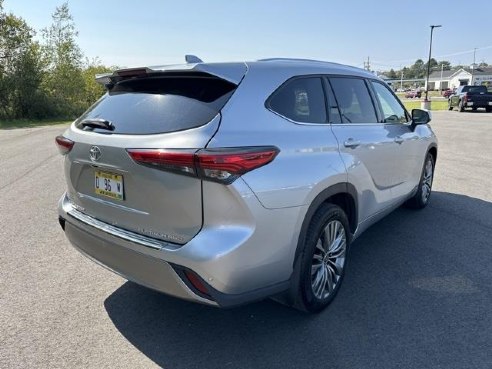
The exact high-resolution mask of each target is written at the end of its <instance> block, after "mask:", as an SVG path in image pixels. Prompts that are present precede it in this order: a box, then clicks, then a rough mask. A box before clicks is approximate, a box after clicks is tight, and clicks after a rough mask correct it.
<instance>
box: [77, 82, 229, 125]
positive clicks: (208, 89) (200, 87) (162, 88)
mask: <svg viewBox="0 0 492 369" xmlns="http://www.w3.org/2000/svg"><path fill="white" fill-rule="evenodd" d="M236 87H237V86H236V85H234V84H233V83H230V82H227V81H225V80H223V79H220V78H217V77H213V76H158V77H144V78H134V79H130V80H124V81H121V82H119V83H117V84H116V85H115V86H114V87H113V88H112V89H111V90H110V91H108V93H107V94H106V95H104V96H103V97H102V98H101V99H100V100H99V101H97V102H96V103H95V104H94V105H93V106H91V107H90V108H89V110H87V111H86V112H85V113H84V114H83V115H82V116H81V117H80V118H78V119H77V121H76V122H75V126H76V127H77V128H79V129H84V130H93V131H94V132H100V133H118V134H155V133H167V132H175V131H181V130H185V129H190V128H195V127H199V126H202V125H204V124H206V123H208V122H209V121H211V120H212V119H213V118H214V117H215V116H216V115H217V114H218V113H219V111H220V110H221V109H222V108H223V106H224V105H225V103H226V102H227V100H228V99H229V97H230V96H231V94H232V93H233V92H234V90H235V88H236ZM89 119H104V120H107V121H110V122H111V123H112V124H113V126H114V130H112V131H108V130H104V129H100V128H91V127H87V126H86V127H84V125H83V123H84V121H87V120H89Z"/></svg>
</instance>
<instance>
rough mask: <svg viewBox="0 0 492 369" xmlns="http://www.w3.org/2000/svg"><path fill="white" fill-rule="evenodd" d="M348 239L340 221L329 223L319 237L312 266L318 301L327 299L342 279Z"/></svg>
mask: <svg viewBox="0 0 492 369" xmlns="http://www.w3.org/2000/svg"><path fill="white" fill-rule="evenodd" d="M346 251H347V237H346V234H345V228H344V227H343V224H342V223H341V222H340V221H338V220H332V221H330V222H328V224H327V225H326V227H325V228H324V230H323V232H322V233H321V236H320V237H319V239H318V241H317V243H316V248H315V251H314V254H313V259H312V266H311V286H312V289H313V293H314V295H315V296H316V297H317V298H318V299H325V298H327V297H328V296H329V295H330V293H332V292H333V291H334V290H335V288H336V286H337V284H338V283H339V281H340V278H341V277H342V273H343V268H344V267H345V256H346Z"/></svg>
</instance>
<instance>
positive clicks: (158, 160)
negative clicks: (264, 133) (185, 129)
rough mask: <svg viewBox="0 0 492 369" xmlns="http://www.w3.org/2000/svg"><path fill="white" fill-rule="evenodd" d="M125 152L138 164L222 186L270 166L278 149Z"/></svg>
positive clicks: (137, 150)
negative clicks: (248, 173) (267, 165)
mask: <svg viewBox="0 0 492 369" xmlns="http://www.w3.org/2000/svg"><path fill="white" fill-rule="evenodd" d="M127 151H128V154H129V155H130V156H131V158H132V159H133V160H134V161H135V162H137V163H139V164H143V165H147V166H150V167H154V168H156V169H161V170H169V171H172V172H178V173H181V174H186V175H191V176H197V177H199V178H202V179H204V180H209V181H214V182H219V183H223V184H230V183H232V182H234V181H235V180H236V179H237V178H238V177H240V176H241V175H243V174H245V173H247V172H249V171H251V170H253V169H257V168H260V167H262V166H264V165H266V164H268V163H270V162H271V161H272V160H273V159H275V157H276V156H277V154H278V153H279V149H278V148H276V147H272V146H268V147H264V146H262V147H239V148H224V149H210V150H207V149H204V150H199V151H196V152H189V151H179V150H165V149H128V150H127Z"/></svg>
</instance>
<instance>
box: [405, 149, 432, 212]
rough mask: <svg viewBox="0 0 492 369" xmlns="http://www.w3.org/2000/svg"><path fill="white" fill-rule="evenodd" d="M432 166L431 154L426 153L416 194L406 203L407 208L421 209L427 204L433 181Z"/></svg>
mask: <svg viewBox="0 0 492 369" xmlns="http://www.w3.org/2000/svg"><path fill="white" fill-rule="evenodd" d="M434 166H435V165H434V157H433V156H432V154H431V153H428V154H427V157H426V158H425V164H424V168H423V169H422V175H421V177H420V183H419V188H418V190H417V193H416V194H415V195H414V196H413V197H412V198H410V199H409V200H408V201H407V202H406V205H407V206H408V207H410V208H414V209H423V208H425V207H426V206H427V204H428V203H429V199H430V195H431V192H432V182H433V180H434Z"/></svg>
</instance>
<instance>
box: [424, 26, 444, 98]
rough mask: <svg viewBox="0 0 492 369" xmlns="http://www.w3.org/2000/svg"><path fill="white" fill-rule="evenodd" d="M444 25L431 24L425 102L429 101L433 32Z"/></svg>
mask: <svg viewBox="0 0 492 369" xmlns="http://www.w3.org/2000/svg"><path fill="white" fill-rule="evenodd" d="M439 27H442V26H441V25H438V26H436V25H432V26H430V28H431V38H430V44H429V60H428V61H427V80H426V82H425V100H424V101H425V102H426V103H428V102H429V74H430V61H431V54H432V33H433V32H434V28H439Z"/></svg>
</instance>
